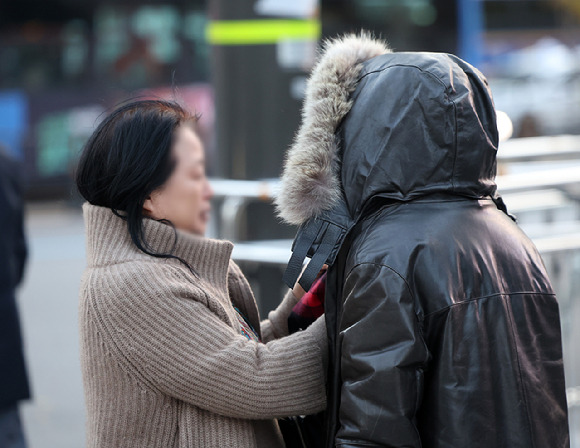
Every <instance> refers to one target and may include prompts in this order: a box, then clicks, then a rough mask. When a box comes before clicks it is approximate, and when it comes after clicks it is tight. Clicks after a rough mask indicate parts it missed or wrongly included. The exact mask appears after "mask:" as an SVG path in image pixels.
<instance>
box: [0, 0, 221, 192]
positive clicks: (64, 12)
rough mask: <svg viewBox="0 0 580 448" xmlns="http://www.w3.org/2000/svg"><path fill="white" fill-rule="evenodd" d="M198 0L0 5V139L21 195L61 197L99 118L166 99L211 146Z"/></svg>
mask: <svg viewBox="0 0 580 448" xmlns="http://www.w3.org/2000/svg"><path fill="white" fill-rule="evenodd" d="M206 22H207V15H206V5H205V1H187V2H183V1H173V2H137V1H128V2H123V3H118V2H115V3H112V2H108V3H107V2H104V3H103V2H96V1H86V2H75V1H67V0H62V1H54V0H53V1H48V2H40V1H35V0H23V1H19V2H2V4H1V5H0V123H2V124H1V125H0V141H1V142H2V143H3V144H4V145H5V146H7V147H8V148H9V150H10V151H11V152H12V153H14V154H15V155H17V156H18V157H20V158H21V159H22V160H23V161H24V163H25V173H26V183H27V186H28V188H27V190H28V196H29V197H32V198H55V197H57V198H58V197H61V198H62V197H65V198H66V197H70V195H71V191H72V189H71V188H70V187H71V172H72V170H73V168H74V164H75V163H76V160H77V157H78V153H79V151H80V149H81V148H82V145H83V144H84V142H85V141H86V139H87V137H88V135H90V133H91V131H92V130H93V129H94V126H95V124H96V123H97V122H98V120H99V118H100V116H101V114H102V113H103V112H105V111H106V110H107V109H109V108H111V107H113V106H114V105H116V104H118V103H119V102H122V101H124V100H126V99H128V98H135V97H172V98H177V99H179V100H180V101H183V102H184V103H186V104H187V105H189V106H190V107H191V109H192V110H194V111H196V112H197V113H199V114H201V115H202V117H203V118H202V119H201V120H200V127H201V133H202V135H203V137H204V138H206V145H207V146H208V148H209V147H211V146H212V141H211V136H212V131H211V130H212V129H213V118H214V113H213V98H212V89H211V87H210V85H209V82H208V80H209V75H208V70H209V63H208V61H209V56H208V55H209V46H208V44H207V42H206V39H205V35H204V32H205V24H206Z"/></svg>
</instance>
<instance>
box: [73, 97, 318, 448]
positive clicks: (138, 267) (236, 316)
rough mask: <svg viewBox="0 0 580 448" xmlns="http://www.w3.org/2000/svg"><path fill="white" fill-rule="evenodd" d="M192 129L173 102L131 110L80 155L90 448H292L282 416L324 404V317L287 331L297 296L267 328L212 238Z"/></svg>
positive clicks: (105, 125)
mask: <svg viewBox="0 0 580 448" xmlns="http://www.w3.org/2000/svg"><path fill="white" fill-rule="evenodd" d="M194 123H195V119H194V118H193V117H191V116H190V115H189V114H187V113H186V111H185V110H183V109H182V108H181V107H180V106H178V105H177V104H175V103H172V102H165V101H137V102H133V103H130V104H127V105H125V106H123V107H121V108H119V109H117V110H116V111H114V112H113V113H112V114H110V115H109V116H107V117H106V118H105V119H104V121H103V122H101V123H100V125H99V126H98V128H97V129H96V130H95V132H94V134H93V135H92V136H91V138H90V139H89V141H88V143H87V145H86V147H85V150H84V153H83V155H82V157H81V160H80V163H79V167H78V172H77V179H76V180H77V186H78V189H79V191H80V193H81V194H82V196H83V197H84V198H85V199H86V201H87V203H86V204H85V205H84V206H83V213H84V217H85V223H86V233H87V270H86V272H85V275H84V276H83V280H82V284H81V290H80V333H81V364H82V371H83V381H84V389H85V397H86V406H87V420H88V424H87V441H88V443H87V446H88V447H115V448H118V447H139V448H142V447H220V448H221V447H256V446H264V447H277V446H283V444H284V443H283V440H282V437H281V435H280V431H279V429H278V427H277V424H276V422H275V420H274V419H275V418H277V417H283V416H290V415H299V414H309V413H314V412H317V411H320V410H322V409H324V407H325V403H326V399H325V392H324V382H325V378H324V374H323V372H325V370H326V369H325V367H324V364H325V362H326V361H325V359H326V356H327V355H326V328H325V324H324V318H320V319H318V320H317V321H316V322H315V323H314V324H313V325H311V326H310V327H309V328H308V329H307V330H305V331H301V332H298V333H295V334H292V335H290V336H288V324H287V317H288V315H289V314H290V311H291V309H292V307H293V306H294V305H295V304H296V302H297V300H298V299H297V298H296V297H295V296H294V295H293V294H292V292H289V293H288V294H287V296H286V297H285V298H284V300H283V302H282V303H281V305H280V306H279V307H278V309H276V310H275V311H273V312H271V313H270V314H269V319H268V320H266V321H263V322H261V323H260V322H259V316H258V310H257V307H256V303H255V300H254V297H253V295H252V292H251V290H250V287H249V285H248V283H247V281H246V279H245V278H244V276H243V274H242V273H241V271H240V269H239V268H238V267H237V266H236V265H235V263H234V262H233V261H232V260H231V258H230V255H231V251H232V244H231V243H230V242H227V241H218V240H211V239H207V238H204V237H203V234H204V232H205V228H206V225H207V221H208V218H209V211H210V199H211V197H212V191H211V188H210V186H209V183H208V181H207V178H206V176H205V169H204V152H203V148H202V145H201V142H200V140H199V138H198V137H197V135H196V133H195V131H194ZM296 289H297V288H296Z"/></svg>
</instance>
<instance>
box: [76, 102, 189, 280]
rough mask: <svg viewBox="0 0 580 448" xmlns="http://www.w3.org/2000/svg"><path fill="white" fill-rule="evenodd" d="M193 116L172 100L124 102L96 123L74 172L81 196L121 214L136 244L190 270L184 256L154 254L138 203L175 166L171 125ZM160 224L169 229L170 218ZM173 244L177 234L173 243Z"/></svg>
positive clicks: (164, 179) (159, 185) (158, 184)
mask: <svg viewBox="0 0 580 448" xmlns="http://www.w3.org/2000/svg"><path fill="white" fill-rule="evenodd" d="M196 120H197V117H195V116H192V115H191V114H189V113H188V112H187V111H186V110H185V109H184V108H183V107H181V106H180V105H179V104H177V103H175V102H172V101H163V100H138V101H132V102H130V103H127V104H124V105H122V106H120V107H118V108H117V109H116V110H114V111H113V112H112V113H111V114H109V115H108V116H106V117H105V118H104V120H103V121H102V122H101V123H100V124H99V125H98V126H97V129H95V131H94V132H93V134H92V135H91V137H90V138H89V140H88V141H87V143H86V145H85V147H84V150H83V153H82V155H81V157H80V160H79V164H78V166H77V171H76V184H77V188H78V190H79V193H80V194H81V195H82V197H83V198H85V199H86V200H87V201H88V202H89V203H90V204H92V205H98V206H101V207H107V208H110V209H111V210H112V211H113V213H115V214H116V215H117V216H119V217H121V218H123V219H124V220H125V221H126V222H127V229H128V231H129V234H130V235H131V240H132V241H133V243H134V244H135V246H137V247H138V248H139V249H140V250H141V251H143V252H145V253H146V254H148V255H151V256H154V257H158V258H175V259H178V260H180V261H181V262H182V263H184V264H185V265H186V266H187V267H188V268H189V269H190V270H192V269H191V267H190V266H189V264H188V263H187V262H185V260H182V259H181V258H179V257H177V256H175V255H172V254H171V253H157V252H154V251H153V249H152V248H151V246H150V245H149V244H148V242H147V241H146V240H145V235H144V231H143V217H144V216H143V204H144V202H145V200H146V199H147V198H148V197H149V195H150V194H151V193H152V192H153V191H155V190H156V189H158V188H159V187H161V186H162V185H163V184H164V183H165V182H166V181H167V179H168V178H169V176H170V175H171V173H172V172H173V170H174V168H175V161H174V160H173V158H172V157H171V148H172V143H173V136H174V131H175V129H176V128H177V127H178V126H179V125H180V124H188V123H189V124H193V123H195V121H196ZM120 211H122V212H123V213H122V214H121V213H119V212H120ZM161 222H164V223H166V224H169V225H171V226H172V227H173V224H172V223H171V222H170V221H167V220H161ZM174 230H175V228H174ZM176 243H177V232H175V243H174V247H175V244H176ZM192 272H193V270H192Z"/></svg>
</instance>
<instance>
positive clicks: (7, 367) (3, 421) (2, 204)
mask: <svg viewBox="0 0 580 448" xmlns="http://www.w3.org/2000/svg"><path fill="white" fill-rule="evenodd" d="M26 256H27V248H26V240H25V236H24V222H23V202H22V191H21V183H20V165H19V164H18V162H17V161H16V160H14V159H13V158H12V157H11V156H9V155H8V153H7V152H6V151H5V150H4V149H3V148H2V147H0V365H1V366H2V368H0V446H2V447H3V448H13V447H14V448H17V447H18V448H22V447H24V446H25V442H24V435H23V431H22V426H21V424H20V418H19V414H18V402H19V401H21V400H25V399H27V398H30V389H29V384H28V377H27V373H26V367H25V361H24V354H23V348H22V337H21V331H20V322H19V317H18V309H17V306H16V297H15V290H16V287H17V286H18V285H19V284H20V282H21V281H22V277H23V275H24V266H25V263H26Z"/></svg>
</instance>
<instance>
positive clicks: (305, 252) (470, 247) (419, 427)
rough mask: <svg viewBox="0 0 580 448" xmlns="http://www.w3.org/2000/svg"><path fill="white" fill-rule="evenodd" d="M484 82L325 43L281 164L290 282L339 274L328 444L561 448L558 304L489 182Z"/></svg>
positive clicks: (454, 65)
mask: <svg viewBox="0 0 580 448" xmlns="http://www.w3.org/2000/svg"><path fill="white" fill-rule="evenodd" d="M497 148H498V129H497V124H496V112H495V109H494V104H493V100H492V97H491V92H490V89H489V86H488V84H487V81H486V79H485V78H484V76H483V75H482V74H481V73H480V72H479V71H478V70H477V69H475V68H474V67H472V66H471V65H469V64H468V63H466V62H464V61H463V60H461V59H459V58H458V57H456V56H453V55H450V54H442V53H403V52H401V53H395V52H392V51H391V50H390V49H389V48H388V47H387V46H386V45H385V44H384V43H383V42H381V41H379V40H376V39H374V38H372V37H371V36H369V35H366V34H361V35H357V36H353V35H351V36H346V37H343V38H340V39H336V40H334V41H330V42H329V43H327V45H326V48H325V50H324V52H323V54H322V56H321V58H320V60H319V62H318V63H317V65H316V66H315V68H314V70H313V73H312V75H311V77H310V79H309V81H308V84H307V90H306V98H305V103H304V109H303V123H302V125H301V128H300V129H299V132H298V133H297V136H296V139H295V141H294V144H293V145H292V147H291V148H290V150H289V152H288V155H287V159H286V162H285V167H284V173H283V176H282V185H281V188H280V192H279V194H278V197H277V206H278V210H279V213H280V215H281V216H282V218H284V219H285V220H286V221H287V222H289V223H292V224H296V225H299V226H300V228H299V231H298V234H297V236H296V238H295V241H294V245H293V256H292V259H291V260H290V262H289V265H288V269H287V272H286V277H285V280H286V281H287V283H292V281H293V280H295V279H296V278H297V275H298V274H299V272H300V267H301V264H302V261H303V259H304V258H305V256H310V257H311V261H310V263H309V265H308V267H307V268H306V270H305V271H304V274H303V276H302V279H301V284H302V286H303V287H304V288H305V289H306V290H307V289H308V287H309V286H310V282H311V281H312V280H313V279H314V278H315V275H316V273H317V272H318V270H319V269H320V266H321V265H322V263H327V264H328V265H329V266H330V267H329V268H328V273H327V280H326V296H325V313H326V321H327V329H328V338H329V344H330V357H331V359H330V362H329V369H330V370H329V372H328V407H327V416H326V429H325V431H326V446H327V447H334V446H337V447H341V448H347V447H407V448H419V447H422V448H468V447H469V448H495V447H505V448H508V447H509V448H566V447H568V446H569V443H570V441H569V429H568V414H567V405H566V389H565V382H564V368H563V359H562V346H561V330H560V318H559V311H558V303H557V300H556V297H555V294H554V291H553V289H552V286H551V285H550V281H549V279H548V275H547V273H546V270H545V267H544V264H543V262H542V259H541V258H540V255H539V253H538V251H537V249H536V248H535V246H534V244H533V243H532V242H531V241H530V240H529V239H528V238H527V236H526V235H525V234H524V233H523V232H522V231H521V230H520V228H519V227H518V226H517V224H516V223H515V222H514V220H513V219H512V217H510V216H509V215H508V213H507V210H506V207H505V205H504V203H503V201H502V199H501V197H500V196H499V195H498V192H497V187H496V184H495V181H494V179H495V174H496V153H497Z"/></svg>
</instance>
